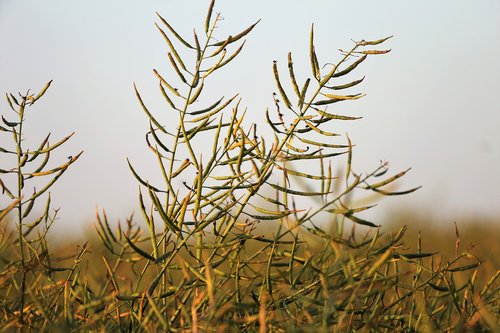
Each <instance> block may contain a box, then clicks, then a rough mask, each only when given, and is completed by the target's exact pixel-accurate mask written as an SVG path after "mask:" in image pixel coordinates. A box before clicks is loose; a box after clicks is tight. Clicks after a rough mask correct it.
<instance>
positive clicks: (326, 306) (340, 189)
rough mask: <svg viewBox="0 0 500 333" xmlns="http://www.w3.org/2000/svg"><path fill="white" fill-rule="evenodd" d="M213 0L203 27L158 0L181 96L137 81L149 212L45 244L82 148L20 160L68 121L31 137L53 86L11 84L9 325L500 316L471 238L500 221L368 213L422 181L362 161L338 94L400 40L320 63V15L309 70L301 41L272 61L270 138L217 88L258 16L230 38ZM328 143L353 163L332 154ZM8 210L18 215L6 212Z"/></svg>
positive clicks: (323, 324) (466, 327) (219, 327)
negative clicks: (57, 197) (148, 92)
mask: <svg viewBox="0 0 500 333" xmlns="http://www.w3.org/2000/svg"><path fill="white" fill-rule="evenodd" d="M214 4H215V3H214V1H212V2H211V3H210V6H209V9H208V12H207V16H206V18H205V23H204V27H203V33H202V34H197V33H196V31H194V33H193V36H192V38H190V39H188V38H184V37H182V36H180V35H179V34H178V33H177V32H176V30H175V29H174V28H173V27H172V26H171V25H170V24H169V23H168V21H167V20H165V19H164V18H163V17H162V16H160V15H159V20H160V24H158V25H157V27H158V29H159V32H160V34H161V35H162V36H163V37H164V39H165V42H166V47H167V50H168V51H167V59H168V64H169V65H170V66H171V67H170V72H169V73H168V74H161V73H159V72H158V71H157V70H154V75H155V76H156V78H157V79H158V85H159V90H160V92H161V94H162V96H163V97H164V99H165V103H166V109H167V110H162V113H161V114H159V115H158V114H156V113H155V112H153V111H152V110H150V109H149V108H148V106H147V103H146V101H145V100H143V98H142V96H141V94H140V92H139V89H138V88H137V86H135V85H134V88H135V93H136V96H137V99H138V102H139V104H140V106H141V108H142V110H143V112H144V113H145V115H146V117H147V120H148V122H149V125H150V130H149V131H148V132H147V134H146V143H147V147H148V148H149V149H150V151H151V152H152V156H153V157H154V159H155V160H156V162H157V163H158V171H159V174H160V175H161V177H160V181H155V183H154V184H153V182H152V181H150V180H149V179H148V177H150V176H149V175H148V177H144V176H142V175H141V174H140V172H139V171H138V170H136V167H134V163H132V161H128V164H129V167H130V170H131V172H132V175H133V177H134V178H135V179H136V180H137V182H138V184H139V195H138V201H139V206H140V209H139V212H138V214H137V215H139V218H137V217H135V216H130V217H129V218H127V219H125V220H124V221H122V222H119V223H117V224H115V223H111V222H110V221H109V220H108V218H107V216H106V213H105V211H102V212H97V214H96V224H95V231H94V233H93V236H90V237H88V238H87V239H86V240H75V241H74V242H71V243H67V244H63V243H62V242H59V241H54V240H52V241H51V243H50V250H49V241H48V240H50V238H48V237H47V231H48V229H49V228H50V226H51V224H52V222H53V221H54V220H55V217H56V215H57V210H51V209H50V196H48V199H47V200H48V201H47V202H48V203H47V206H46V207H47V208H46V209H45V213H44V214H43V215H42V217H41V218H40V221H44V222H45V223H41V222H37V221H38V220H35V224H33V223H31V224H30V222H29V217H30V216H29V213H30V211H31V208H32V206H33V204H34V200H35V199H37V198H38V197H39V196H40V195H41V194H43V192H45V191H46V190H47V189H48V188H49V187H50V186H51V185H52V184H53V183H54V182H55V180H57V178H58V177H59V176H60V175H61V174H62V172H64V171H65V170H66V169H67V168H68V167H69V165H71V164H72V163H73V162H74V161H76V159H77V158H78V156H80V155H77V156H76V157H70V158H69V162H67V163H64V164H62V165H60V166H58V167H55V168H52V169H48V170H46V171H42V170H45V169H44V167H45V165H46V163H43V162H42V166H41V167H38V168H37V169H36V170H34V171H26V170H23V167H24V166H25V164H26V162H27V161H32V160H34V158H33V157H32V158H30V155H31V156H35V157H36V156H40V155H44V154H45V156H46V158H47V159H48V157H47V156H49V155H50V154H48V153H49V152H50V151H52V150H54V149H55V148H57V147H58V146H59V145H60V144H62V143H64V142H65V141H66V140H67V139H69V137H70V136H68V137H67V138H65V139H63V140H61V141H60V143H59V144H56V145H53V146H50V145H49V143H48V139H47V140H45V141H44V142H43V144H42V145H40V147H39V148H38V149H29V150H25V149H23V147H22V142H23V140H22V137H21V133H22V124H23V123H24V121H25V119H24V118H23V114H24V113H23V112H24V107H25V106H26V105H28V104H30V103H31V104H32V103H34V101H36V100H37V99H38V98H40V97H41V96H42V95H43V93H41V94H39V95H37V96H33V95H29V94H25V95H21V97H22V101H21V102H17V100H15V98H14V96H13V95H8V101H9V104H10V106H11V108H12V110H13V111H14V112H16V113H17V114H18V115H19V116H20V119H19V121H18V122H13V121H7V120H6V119H5V118H3V117H2V120H3V123H4V124H5V126H7V127H3V126H2V127H1V128H0V129H1V130H2V131H3V132H7V133H10V134H13V137H14V142H15V143H16V148H15V149H4V148H3V141H2V151H1V153H2V154H5V155H12V156H15V157H16V158H17V161H16V163H15V164H14V166H13V167H11V168H6V169H3V166H2V169H1V170H2V174H7V175H9V174H12V175H15V176H16V178H17V191H11V190H10V189H9V188H10V185H6V183H5V182H3V181H2V183H1V184H2V189H3V194H6V195H7V196H8V197H9V198H10V199H11V201H12V203H10V204H8V205H7V207H4V208H3V209H2V210H0V223H1V236H0V245H1V246H0V251H1V252H0V260H1V261H0V282H1V283H0V296H1V303H0V316H2V320H1V321H0V330H1V331H4V332H10V331H13V332H15V331H49V332H70V331H103V332H142V331H145V332H158V331H171V332H198V331H203V332H205V331H207V332H212V331H213V332H218V331H221V332H222V331H234V332H256V331H259V332H311V331H318V332H323V331H325V332H326V331H332V330H333V331H334V332H337V331H338V332H436V331H438V332H439V331H442V332H483V331H484V332H497V331H498V330H499V319H500V315H499V305H500V302H499V288H500V283H499V276H500V270H498V262H497V261H495V259H494V258H493V257H491V258H490V257H488V258H489V259H490V260H489V261H487V262H483V261H482V260H481V258H479V257H477V256H476V255H475V253H474V251H475V249H473V248H471V247H470V246H467V245H466V244H467V243H466V242H468V241H469V240H470V239H471V238H472V235H474V236H475V237H476V236H477V237H483V236H484V238H482V239H481V242H482V243H483V244H486V243H485V241H486V240H487V239H492V244H491V245H490V246H491V247H490V248H489V250H490V251H491V250H495V249H497V248H498V244H496V243H495V242H494V240H495V237H494V236H493V238H491V237H492V236H491V235H489V236H488V237H490V238H487V236H486V235H482V234H479V233H478V230H479V228H478V227H477V225H474V226H472V227H471V229H467V228H466V227H464V226H462V224H461V223H460V225H459V223H457V228H456V229H453V230H452V232H451V233H450V231H443V232H442V233H441V232H440V231H439V229H438V228H437V227H436V226H434V225H430V224H427V225H426V226H427V227H426V229H425V230H423V231H422V236H418V235H416V234H412V235H410V236H408V235H405V233H407V231H408V230H407V229H408V227H407V226H406V225H410V226H411V229H412V230H411V232H412V233H414V232H416V231H415V229H413V227H414V226H415V225H416V224H417V225H418V227H421V226H424V224H421V223H420V222H415V221H414V220H412V219H411V216H409V217H408V216H398V217H397V218H395V221H398V223H399V222H401V221H402V222H403V223H404V224H405V225H404V226H400V227H384V228H382V227H380V226H378V225H376V224H375V223H373V222H371V221H368V220H366V219H364V218H363V214H364V213H363V212H365V211H367V210H369V209H371V208H372V207H373V206H371V205H365V206H363V205H357V204H356V203H357V202H360V201H358V200H357V199H356V200H355V199H354V198H359V197H363V196H365V197H366V196H367V197H370V196H373V195H374V194H376V195H382V196H398V195H404V194H409V193H411V192H413V191H415V190H417V189H418V188H411V189H408V190H402V191H394V190H392V188H393V187H392V186H393V185H394V183H396V182H397V181H398V180H399V179H400V178H401V177H403V176H404V175H405V174H406V173H407V172H408V170H405V171H402V172H399V173H396V174H392V175H390V174H389V169H388V165H387V163H382V164H381V165H380V166H379V167H378V168H376V169H375V170H372V171H370V172H366V173H358V172H355V171H353V167H352V165H351V161H352V154H353V145H352V143H351V140H350V139H349V137H347V135H346V136H345V137H344V136H343V135H341V134H339V133H338V132H339V131H338V128H339V127H340V125H341V124H342V122H345V121H352V120H357V119H359V118H360V117H357V116H353V115H344V114H340V113H338V112H337V109H338V108H339V107H337V105H342V104H343V103H346V102H348V101H354V100H357V99H359V98H361V97H363V96H364V95H363V94H361V93H352V92H351V90H352V89H353V88H354V89H357V88H358V85H359V84H361V83H362V81H363V79H364V77H363V78H354V79H350V78H349V77H350V75H351V74H352V73H355V72H356V71H355V69H356V68H357V67H358V66H359V65H360V64H361V63H363V62H364V61H365V60H366V59H367V58H369V57H371V56H374V55H381V54H387V53H388V52H389V51H390V50H388V49H379V48H378V47H379V46H380V45H382V44H383V43H385V42H386V41H387V40H388V39H389V38H390V37H388V38H382V39H379V40H374V41H366V40H361V41H354V42H353V46H352V48H351V49H349V50H347V51H343V50H340V59H339V60H338V61H336V62H328V63H325V64H324V65H323V64H322V63H320V60H319V56H318V54H317V53H316V47H315V44H314V33H315V32H314V28H313V27H311V30H310V43H309V45H308V48H307V52H308V54H309V58H310V63H309V64H308V66H309V67H310V76H309V77H307V78H305V79H304V80H301V79H300V78H298V77H296V75H295V70H294V63H293V61H292V55H291V54H290V53H289V54H288V57H287V61H286V70H285V72H286V74H285V75H283V73H281V74H280V68H281V66H279V65H278V62H277V61H275V62H274V63H273V65H272V71H273V74H274V79H275V82H276V92H275V93H273V98H274V106H273V108H271V109H268V110H266V112H265V116H266V117H265V119H266V121H267V123H265V124H264V123H262V124H258V125H259V126H264V125H267V126H269V128H270V129H271V130H272V132H273V137H272V139H271V140H266V138H264V136H263V135H261V134H260V132H259V129H258V126H257V124H250V125H248V126H247V123H246V121H245V112H246V111H245V110H242V109H243V107H242V101H241V99H240V98H239V97H238V96H237V95H235V96H232V97H229V98H225V97H215V98H214V96H212V95H211V94H210V95H207V94H205V90H204V87H205V85H206V84H208V83H209V81H210V80H209V79H210V78H211V77H212V75H214V74H215V73H217V71H218V70H219V69H220V68H223V67H225V66H226V65H227V64H229V63H230V62H232V61H233V60H234V59H235V58H236V57H237V56H238V54H239V53H240V52H241V51H242V49H243V47H244V44H245V42H244V41H242V39H243V38H245V37H246V36H247V35H248V34H249V33H250V32H251V31H252V30H253V29H254V27H255V26H256V24H257V23H254V24H252V25H250V26H249V27H248V28H246V29H244V30H242V31H241V32H239V33H236V34H233V35H230V36H228V37H227V38H225V39H222V40H219V39H218V38H217V37H216V35H215V32H216V30H217V27H218V25H219V24H221V22H222V18H221V16H220V14H219V13H216V12H215V11H214ZM281 70H282V69H281ZM283 77H288V78H287V80H286V81H285V80H284V79H283ZM47 87H48V86H47ZM45 90H46V89H44V90H43V92H45ZM9 97H10V99H9ZM12 100H14V104H16V105H18V106H19V107H20V109H18V110H17V111H16V110H15V108H14V107H13V106H12V105H13V104H12ZM200 105H204V106H200ZM332 109H333V111H332ZM175 118H177V121H172V119H175ZM328 126H329V127H328ZM332 161H335V163H336V164H335V166H336V167H338V168H341V165H342V166H343V168H342V169H343V170H344V171H343V172H335V170H333V168H332ZM311 163H313V164H311ZM312 165H313V166H312ZM47 175H54V177H55V178H54V179H55V180H54V181H52V182H49V183H48V184H49V185H47V186H45V187H43V188H42V190H41V191H37V190H36V187H35V190H34V192H33V193H34V194H33V195H31V197H29V194H27V193H25V192H24V191H23V189H24V183H25V181H27V180H29V179H31V178H33V177H39V176H40V177H41V176H47ZM151 178H152V177H151ZM2 179H4V178H3V176H2ZM304 181H307V183H305V182H304ZM13 184H14V185H13V186H14V187H15V186H16V182H14V183H13ZM304 184H306V186H302V185H304ZM38 193H40V195H39V194H38ZM28 197H29V199H27V198H28ZM307 198H310V199H312V201H313V202H315V204H311V203H309V202H308V201H307V200H306V199H307ZM9 212H11V213H14V215H15V216H16V218H15V219H13V220H9V219H8V218H7V213H9ZM35 231H36V232H35ZM425 232H428V233H429V234H431V235H429V236H428V238H425V237H427V235H424V233H425ZM469 232H470V234H468V233H469ZM490 232H491V230H490ZM450 234H451V236H450V238H447V237H446V236H445V235H450ZM448 239H449V242H450V244H451V247H452V249H453V251H451V252H450V250H449V246H450V245H449V244H448ZM434 243H436V244H434ZM75 244H80V245H75ZM483 244H482V246H483ZM441 245H442V246H443V250H442V251H443V252H442V253H441V254H440V253H439V252H438V251H441ZM438 248H439V250H438ZM484 251H485V252H484V254H485V255H488V254H487V250H486V249H485V250H484Z"/></svg>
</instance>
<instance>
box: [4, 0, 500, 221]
mask: <svg viewBox="0 0 500 333" xmlns="http://www.w3.org/2000/svg"><path fill="white" fill-rule="evenodd" d="M207 5H208V1H199V0H198V1H193V0H191V1H186V0H183V1H178V0H177V1H172V0H155V1H153V0H147V1H124V0H120V1H118V0H106V1H102V0H101V1H96V0H87V1H68V0H58V1H55V0H46V1H39V0H23V1H15V0H0V42H1V44H0V45H1V48H0V92H2V94H3V93H5V92H18V91H21V92H24V91H26V90H27V89H29V88H31V89H34V90H38V89H40V88H41V87H42V86H43V85H44V84H45V82H47V81H48V80H51V79H53V80H54V83H53V85H52V87H51V89H50V90H49V92H48V93H47V94H46V96H45V97H44V98H43V99H42V100H41V101H40V102H39V103H37V104H38V105H37V107H36V108H35V111H36V112H33V114H32V115H31V116H29V118H28V121H29V123H28V125H27V126H28V130H29V131H30V132H29V136H30V138H32V139H33V140H35V139H38V138H41V137H42V136H43V134H45V133H46V132H48V131H51V132H52V135H53V137H54V139H55V138H58V137H62V136H63V135H65V134H67V133H70V132H72V131H76V132H77V133H76V135H75V136H74V137H73V139H72V140H71V143H69V144H67V146H66V147H65V148H64V149H63V152H62V153H61V154H60V155H59V158H60V161H64V159H65V158H66V156H67V155H69V154H72V153H76V152H77V151H79V150H84V151H85V153H84V155H83V156H82V158H81V159H80V160H79V161H78V162H77V164H75V165H74V167H73V168H71V169H70V170H69V171H68V172H67V173H66V174H65V175H64V176H63V178H61V180H60V181H59V183H58V184H57V185H56V187H55V188H54V190H53V191H52V194H53V202H54V204H55V205H56V206H61V208H62V210H61V214H60V216H61V221H60V222H59V223H60V224H61V225H62V226H60V227H61V228H63V229H66V230H70V229H72V228H73V230H78V228H79V227H76V229H75V228H74V226H81V225H83V223H84V222H89V221H92V219H93V215H94V211H95V207H96V206H98V207H100V208H105V209H106V210H107V211H108V213H109V215H110V216H111V217H112V218H113V219H116V218H124V217H125V216H127V215H128V214H129V213H130V212H132V211H133V210H135V209H136V202H137V192H138V191H137V188H138V187H137V184H136V182H135V180H134V179H133V177H132V176H131V174H130V172H129V170H128V167H127V164H126V157H129V158H130V159H131V160H132V161H133V162H134V163H135V164H136V165H138V169H140V170H141V171H142V172H143V174H146V175H147V174H148V173H154V172H155V170H156V166H155V161H154V158H152V157H151V155H150V154H149V152H148V150H147V147H146V145H145V142H144V134H145V131H146V130H147V127H148V121H147V118H146V117H145V115H144V113H143V112H142V111H141V109H140V106H139V105H138V103H137V101H136V99H135V96H134V93H133V82H136V84H137V85H138V87H139V89H140V90H141V92H142V94H143V98H144V99H145V100H146V101H147V103H148V105H149V106H150V108H151V109H152V110H155V112H156V113H157V114H163V118H162V119H163V120H165V121H168V119H169V117H172V120H173V121H176V118H175V117H173V115H174V114H169V113H168V111H167V110H166V108H165V106H164V104H163V103H162V102H161V93H160V92H159V91H158V89H157V79H156V78H155V77H154V75H153V73H152V69H153V68H156V69H158V70H159V71H160V72H161V71H162V70H165V69H166V68H167V67H168V66H169V65H168V59H167V58H166V50H167V47H166V45H165V44H164V42H163V39H162V37H161V35H160V34H159V32H158V31H157V30H156V28H155V27H154V23H155V22H157V21H158V19H157V17H156V15H155V12H156V11H158V12H159V13H160V14H161V15H162V16H163V17H165V18H166V19H167V20H169V21H170V22H171V24H172V25H173V26H174V27H175V28H176V29H177V30H178V31H179V32H180V33H183V34H185V35H187V38H191V36H192V29H193V27H195V28H196V29H197V31H200V32H201V31H202V29H203V22H204V15H205V13H206V7H207ZM215 10H216V11H217V12H222V16H223V17H224V21H223V22H222V23H221V24H220V25H219V26H220V28H219V31H218V36H219V37H220V38H221V39H222V38H224V37H225V36H227V35H228V34H230V33H235V32H239V31H240V30H242V29H243V28H246V27H247V26H248V25H250V24H251V23H253V22H255V21H256V20H257V19H262V21H261V22H260V23H259V25H258V26H257V27H256V28H255V30H254V32H253V33H252V34H251V35H250V36H249V37H248V38H247V39H248V41H247V44H246V46H245V49H244V51H243V52H242V54H241V56H240V57H239V60H236V62H234V63H232V64H231V65H230V66H229V67H227V68H226V69H224V70H223V71H222V72H221V74H220V75H219V76H218V78H217V79H216V80H214V81H213V82H212V87H211V89H212V90H213V91H217V92H218V93H219V94H223V95H226V96H229V95H231V94H233V93H235V92H238V91H239V92H240V93H241V96H242V97H243V103H244V104H245V105H246V106H248V109H249V111H248V114H249V115H250V119H249V120H252V121H256V122H260V121H262V119H263V115H264V110H265V109H266V107H268V106H272V96H271V93H272V91H274V90H275V88H274V79H273V76H272V71H271V65H272V61H273V60H278V61H279V63H281V64H283V65H284V64H286V56H287V53H288V51H292V52H293V54H294V62H295V66H297V67H299V72H300V71H302V73H303V74H304V75H305V74H306V73H307V71H308V70H309V62H308V49H307V47H308V38H309V30H310V25H311V23H312V22H314V23H315V35H316V44H317V52H318V55H319V60H320V62H321V63H322V64H324V63H327V62H329V61H335V60H338V56H339V53H338V49H339V48H342V49H346V48H349V47H350V46H351V45H352V41H351V39H353V40H360V39H363V38H364V39H378V38H381V37H385V36H388V35H394V38H393V39H391V40H390V41H388V42H387V44H386V47H388V48H391V49H392V52H391V53H390V54H388V55H386V56H378V57H372V58H371V59H368V61H366V62H365V63H364V64H363V65H362V66H360V67H359V69H357V72H356V75H354V77H355V78H357V77H358V76H359V77H361V76H363V75H366V79H365V82H364V83H363V85H362V87H361V88H360V90H361V92H364V93H367V96H366V97H365V98H364V99H362V100H359V101H356V102H354V103H352V104H350V105H348V106H347V105H346V108H348V110H349V112H351V110H352V112H354V113H356V114H359V115H362V116H363V119H362V120H360V121H357V122H355V123H352V124H350V125H349V127H346V128H345V131H348V132H349V135H350V137H351V139H352V141H353V142H354V143H355V144H356V145H357V146H356V149H355V157H354V163H355V164H354V168H355V170H356V171H358V172H362V171H370V170H371V169H373V168H374V167H375V166H377V165H378V163H379V160H387V161H389V162H390V164H391V170H392V171H394V172H397V171H400V170H403V169H406V168H408V167H412V171H411V172H410V174H409V175H408V176H407V177H406V178H405V179H404V180H403V182H402V185H403V187H413V186H416V185H423V188H422V189H421V190H419V191H418V192H417V193H414V194H412V195H410V196H407V197H397V198H389V199H388V200H386V201H383V202H382V203H381V205H380V207H378V208H377V209H378V214H379V215H378V216H379V217H380V218H381V217H382V216H383V214H385V213H386V212H387V211H390V210H391V209H395V208H397V207H404V206H407V205H414V206H418V207H422V208H421V209H423V210H432V213H433V214H434V215H436V216H438V217H440V218H442V220H443V221H444V222H450V221H453V220H454V219H456V218H458V217H459V216H460V215H461V214H464V213H467V214H476V215H479V214H487V215H494V214H500V171H499V170H500V133H499V125H500V60H499V59H500V1H499V0H478V1H470V0H453V1H452V0H442V1H412V2H410V1H400V0H399V1H368V0H366V1H319V0H311V1H281V0H280V1H276V0H275V1H261V0H254V1H234V0H233V1H229V0H220V1H218V2H217V3H216V8H215ZM301 67H302V69H300V68H301ZM207 83H208V84H210V82H207ZM0 108H1V110H2V113H3V111H4V110H6V109H7V103H6V102H5V101H4V99H2V102H1V103H0ZM162 110H163V111H164V113H162ZM346 110H347V109H346ZM0 138H1V140H7V139H8V138H7V136H5V135H3V136H1V137H0ZM54 139H53V140H54ZM65 154H67V155H65ZM2 200H3V202H5V199H2ZM431 205H432V208H430V207H431ZM376 222H379V223H383V221H381V220H379V221H376Z"/></svg>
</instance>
